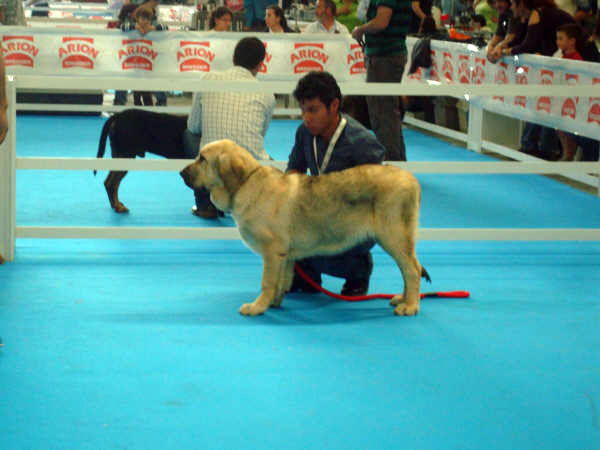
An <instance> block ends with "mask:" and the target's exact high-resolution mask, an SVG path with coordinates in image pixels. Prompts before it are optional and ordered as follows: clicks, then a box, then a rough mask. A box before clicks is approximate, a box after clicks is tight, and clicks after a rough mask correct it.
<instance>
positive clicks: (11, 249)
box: [0, 76, 17, 261]
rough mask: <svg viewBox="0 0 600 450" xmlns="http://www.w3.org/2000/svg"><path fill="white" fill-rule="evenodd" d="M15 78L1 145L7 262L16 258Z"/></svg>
mask: <svg viewBox="0 0 600 450" xmlns="http://www.w3.org/2000/svg"><path fill="white" fill-rule="evenodd" d="M16 92H17V90H16V84H15V81H14V77H10V76H9V77H7V80H6V96H7V97H8V111H7V112H6V113H7V115H8V135H7V136H6V140H5V141H4V142H3V143H2V145H0V255H2V256H3V257H4V259H6V260H7V261H12V260H14V258H15V230H16V219H15V218H16V212H15V209H16V196H15V186H16V183H15V178H16V177H15V161H16V153H17V151H16V150H17V148H16V142H17V133H16V127H17V120H16V119H17V114H16V111H17V108H16V104H17V94H16Z"/></svg>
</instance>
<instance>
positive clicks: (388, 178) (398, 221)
mask: <svg viewBox="0 0 600 450" xmlns="http://www.w3.org/2000/svg"><path fill="white" fill-rule="evenodd" d="M181 176H182V177H183V180H184V181H185V183H186V184H187V185H188V186H189V187H191V188H193V189H197V188H200V187H206V188H207V189H208V190H210V198H211V200H212V202H213V203H214V204H215V205H216V206H217V208H219V209H220V210H222V211H225V212H229V213H231V215H232V216H233V218H234V219H235V221H236V223H237V225H238V228H239V232H240V235H241V237H242V239H243V240H244V241H245V243H246V244H247V245H248V246H249V247H250V248H251V249H252V250H254V251H256V252H258V253H260V254H261V255H262V257H263V277H262V286H261V289H262V290H261V293H260V295H259V296H258V298H257V299H256V300H255V301H254V302H253V303H246V304H244V305H242V307H241V308H240V313H242V314H244V315H252V316H254V315H257V314H262V313H264V312H265V311H266V310H267V309H268V308H269V306H275V307H277V306H280V305H281V301H282V300H283V296H284V295H285V293H286V292H287V291H288V290H289V289H290V286H291V283H292V278H293V271H294V261H296V260H300V259H303V258H307V257H310V256H316V255H331V254H335V253H340V252H342V251H344V250H347V249H349V248H351V247H353V246H355V245H357V244H359V243H361V242H363V241H364V240H365V239H367V238H375V239H376V240H377V242H378V243H379V245H381V247H383V248H384V249H385V251H387V252H388V253H389V254H390V255H391V256H392V257H393V258H394V260H395V261H396V263H397V264H398V267H399V268H400V271H401V272H402V276H403V278H404V294H403V295H396V296H395V297H394V298H393V299H392V300H391V304H392V305H393V306H395V309H394V312H395V313H396V314H398V315H402V316H412V315H414V314H416V313H417V312H418V311H419V300H420V292H419V289H420V282H421V274H422V273H426V272H422V268H421V264H420V263H419V261H418V260H417V256H416V253H415V242H416V234H417V226H418V221H419V203H420V197H421V188H420V186H419V183H418V182H417V180H416V179H415V178H414V177H413V176H412V175H411V174H410V173H409V172H407V171H405V170H402V169H399V168H397V167H393V166H381V165H363V166H357V167H354V168H351V169H347V170H343V171H341V172H332V173H328V174H326V175H320V176H307V175H299V174H285V173H283V172H281V171H280V170H278V169H276V168H274V167H268V166H262V165H261V164H260V163H259V162H258V161H256V160H255V159H254V158H253V157H252V155H251V154H250V153H249V152H247V151H246V150H245V149H243V148H242V147H240V146H238V145H237V144H235V143H234V142H233V141H230V140H222V141H216V142H213V143H211V144H208V145H206V146H205V147H204V148H202V150H201V151H200V154H199V155H198V158H197V159H196V160H195V161H194V162H193V163H192V164H190V165H188V166H187V167H186V168H185V169H183V171H182V172H181Z"/></svg>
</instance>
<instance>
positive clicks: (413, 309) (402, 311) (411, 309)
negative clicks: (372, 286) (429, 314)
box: [394, 302, 419, 316]
mask: <svg viewBox="0 0 600 450" xmlns="http://www.w3.org/2000/svg"><path fill="white" fill-rule="evenodd" d="M418 312H419V303H418V302H417V303H406V302H403V303H400V304H399V305H398V306H396V308H394V314H396V315H397V316H414V315H416V314H417V313H418Z"/></svg>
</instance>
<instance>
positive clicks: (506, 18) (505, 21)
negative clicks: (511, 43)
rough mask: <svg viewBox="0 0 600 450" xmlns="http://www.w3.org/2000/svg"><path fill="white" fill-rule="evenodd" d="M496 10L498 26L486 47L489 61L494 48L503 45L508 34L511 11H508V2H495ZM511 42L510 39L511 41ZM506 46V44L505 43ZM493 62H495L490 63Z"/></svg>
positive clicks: (501, 0) (506, 0)
mask: <svg viewBox="0 0 600 450" xmlns="http://www.w3.org/2000/svg"><path fill="white" fill-rule="evenodd" d="M495 7H496V10H497V11H498V25H497V27H496V31H495V32H494V35H493V36H492V38H491V39H490V41H489V42H488V45H487V49H486V50H487V58H488V59H489V60H490V61H491V60H492V59H491V55H492V54H493V52H494V50H495V49H496V47H498V46H499V45H501V44H504V43H505V42H504V41H505V40H506V37H507V35H508V34H510V33H509V32H508V27H509V25H510V22H511V19H512V11H511V10H510V0H496V2H495ZM511 40H512V39H511ZM505 44H506V45H508V43H505ZM492 62H495V61H492Z"/></svg>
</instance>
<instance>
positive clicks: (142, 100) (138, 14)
mask: <svg viewBox="0 0 600 450" xmlns="http://www.w3.org/2000/svg"><path fill="white" fill-rule="evenodd" d="M152 2H153V0H150V1H149V2H146V3H145V4H144V5H143V6H140V7H138V8H137V9H136V10H135V11H134V12H133V19H134V21H133V22H127V23H125V24H123V25H122V26H121V30H122V31H133V30H137V31H138V32H139V33H140V34H141V35H142V36H145V35H146V34H148V33H149V32H151V31H163V30H165V29H166V27H164V26H163V25H161V24H159V23H157V22H155V21H154V22H153V18H154V10H153V9H152V8H151V6H150V5H149V6H145V5H146V4H151V3H152ZM155 95H156V101H157V102H156V105H157V106H165V105H166V104H167V96H166V94H165V93H164V92H156V94H155ZM152 103H153V102H152V93H151V92H149V91H133V104H134V105H136V106H141V105H142V104H143V105H144V106H153V105H152Z"/></svg>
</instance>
